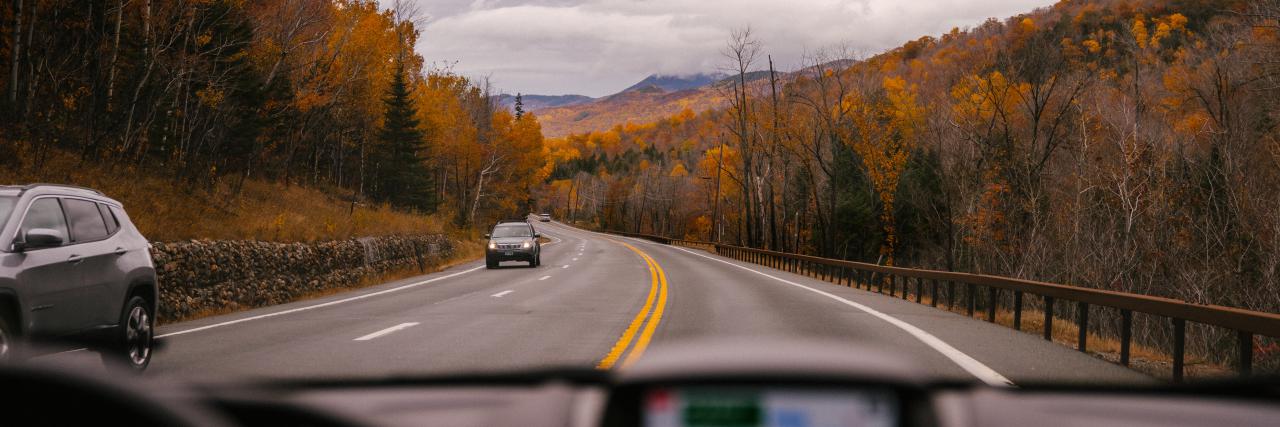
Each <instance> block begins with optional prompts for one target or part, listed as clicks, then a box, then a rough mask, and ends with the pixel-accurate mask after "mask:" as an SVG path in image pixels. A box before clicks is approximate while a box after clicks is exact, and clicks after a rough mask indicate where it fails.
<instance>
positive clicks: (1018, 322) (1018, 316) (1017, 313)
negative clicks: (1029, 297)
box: [1013, 291, 1022, 331]
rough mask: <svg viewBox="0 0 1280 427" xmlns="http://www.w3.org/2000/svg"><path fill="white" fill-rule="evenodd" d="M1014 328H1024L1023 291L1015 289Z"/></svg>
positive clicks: (1018, 329) (1016, 329)
mask: <svg viewBox="0 0 1280 427" xmlns="http://www.w3.org/2000/svg"><path fill="white" fill-rule="evenodd" d="M1013 330H1015V331H1021V330H1022V291H1013Z"/></svg>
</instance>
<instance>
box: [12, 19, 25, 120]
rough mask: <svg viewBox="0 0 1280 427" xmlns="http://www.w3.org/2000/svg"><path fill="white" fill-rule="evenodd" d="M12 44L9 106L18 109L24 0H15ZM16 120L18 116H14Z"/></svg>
mask: <svg viewBox="0 0 1280 427" xmlns="http://www.w3.org/2000/svg"><path fill="white" fill-rule="evenodd" d="M10 46H13V49H11V50H10V52H9V54H10V64H9V65H10V67H11V68H10V71H9V107H10V108H12V109H13V110H14V111H17V110H18V107H17V106H18V54H19V53H20V52H22V0H13V34H12V35H11V40H10ZM14 119H15V120H16V119H17V117H14Z"/></svg>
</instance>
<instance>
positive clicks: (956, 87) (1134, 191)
mask: <svg viewBox="0 0 1280 427" xmlns="http://www.w3.org/2000/svg"><path fill="white" fill-rule="evenodd" d="M1277 18H1280V4H1278V3H1277V2H1275V1H1274V0H1268V1H1208V0H1094V1H1078V0H1077V1H1062V2H1060V3H1058V4H1056V5H1054V6H1051V7H1046V8H1043V9H1040V10H1036V11H1033V12H1031V13H1027V14H1025V15H1020V16H1015V17H1010V18H1007V19H1003V20H994V19H993V20H990V21H988V22H986V23H984V24H982V25H979V26H977V27H974V28H969V29H963V30H962V29H956V30H953V31H951V32H949V33H947V34H943V35H941V36H937V37H932V36H927V37H921V38H920V39H918V40H915V41H912V42H909V43H906V44H904V45H903V46H901V47H899V48H896V49H893V50H890V51H888V52H884V53H881V54H878V55H875V56H873V57H869V58H862V59H863V60H860V61H857V62H854V63H853V65H851V66H847V67H846V66H838V65H835V64H847V62H842V60H848V59H854V58H851V57H850V56H849V55H847V54H844V53H842V52H840V51H827V52H825V53H822V54H819V55H816V56H814V57H812V58H811V61H810V63H808V64H806V66H807V67H806V68H804V69H802V70H800V71H798V72H795V73H793V74H792V75H791V76H790V77H788V78H785V79H784V78H781V76H780V75H779V76H778V79H777V81H776V82H773V84H766V85H763V86H760V87H751V86H750V85H748V88H747V90H740V91H735V92H733V93H732V94H731V95H730V96H729V98H730V101H729V105H728V106H727V107H726V108H722V109H719V110H716V111H711V112H707V113H702V114H693V113H692V112H685V113H682V114H679V115H676V116H674V117H671V118H669V119H665V120H660V121H657V122H653V123H648V124H643V125H641V124H630V125H627V126H618V127H615V128H614V129H612V130H610V131H607V132H593V133H587V134H576V135H571V136H568V137H566V138H561V139H556V140H550V141H548V145H549V146H551V151H550V156H551V157H552V159H553V160H554V161H555V162H556V165H557V167H556V170H555V171H554V172H553V173H552V175H551V179H550V180H549V181H548V184H547V185H546V186H545V188H544V190H543V191H544V193H545V195H544V197H543V200H545V201H546V202H547V206H548V208H550V209H555V210H556V212H557V214H558V215H560V216H565V217H569V218H573V219H577V220H585V221H591V222H594V223H596V224H598V225H599V226H601V227H603V228H610V229H627V230H629V231H640V232H653V233H658V234H665V235H673V236H688V237H691V238H696V239H714V238H715V236H716V235H717V234H722V240H724V241H727V242H730V243H739V244H744V245H750V246H757V247H767V248H773V249H779V250H786V251H796V252H803V253H813V254H820V255H824V256H833V257H841V258H849V259H857V260H863V261H871V262H880V263H893V264H899V265H910V266H921V267H933V268H943V269H952V270H960V271H975V272H983V273H990V274H999V275H1008V276H1017V277H1030V278H1037V279H1043V280H1048V281H1053V282H1059V283H1072V284H1078V285H1084V286H1092V287H1099V288H1106V289H1115V290H1121V291H1127V292H1138V293H1146V294H1154V295H1164V296H1171V297H1175V298H1179V299H1184V300H1189V301H1196V302H1206V303H1217V304H1224V305H1232V306H1239V307H1247V308H1252V309H1259V310H1264V311H1277V310H1280V277H1278V273H1280V270H1277V268H1278V267H1280V215H1277V212H1280V196H1277V194H1280V167H1278V166H1280V139H1278V136H1280V131H1278V130H1277V127H1276V124H1277V119H1280V116H1278V115H1277V114H1278V113H1280V86H1278V83H1280V68H1278V67H1277V64H1276V61H1275V58H1280V38H1278V27H1277ZM744 36H745V37H744ZM763 41H764V42H765V43H766V46H767V42H768V40H763ZM731 46H736V47H738V48H739V49H738V50H737V52H738V53H740V55H738V57H737V59H739V61H735V62H736V63H734V64H731V65H732V66H733V68H738V66H739V65H743V67H741V69H742V70H744V71H758V70H761V69H764V68H765V64H764V63H763V59H764V55H765V54H767V53H768V52H767V51H765V50H762V49H761V48H760V47H759V45H758V41H756V40H753V39H752V38H751V37H750V36H749V35H744V34H737V35H736V37H735V38H734V39H733V40H731ZM717 182H718V183H719V193H718V194H717V191H716V190H717ZM717 201H718V203H717ZM717 205H719V209H718V213H719V215H716V213H717V208H716V206H717ZM717 225H718V226H719V227H718V228H719V229H720V230H719V231H718V232H717V230H715V229H714V228H715V226H717Z"/></svg>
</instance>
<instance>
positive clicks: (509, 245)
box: [498, 243, 520, 249]
mask: <svg viewBox="0 0 1280 427" xmlns="http://www.w3.org/2000/svg"><path fill="white" fill-rule="evenodd" d="M498 249H520V244H519V243H499V244H498Z"/></svg>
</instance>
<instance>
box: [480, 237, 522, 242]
mask: <svg viewBox="0 0 1280 427" xmlns="http://www.w3.org/2000/svg"><path fill="white" fill-rule="evenodd" d="M531 240H533V238H532V237H495V238H492V239H489V241H490V242H493V243H524V242H528V241H531Z"/></svg>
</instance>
